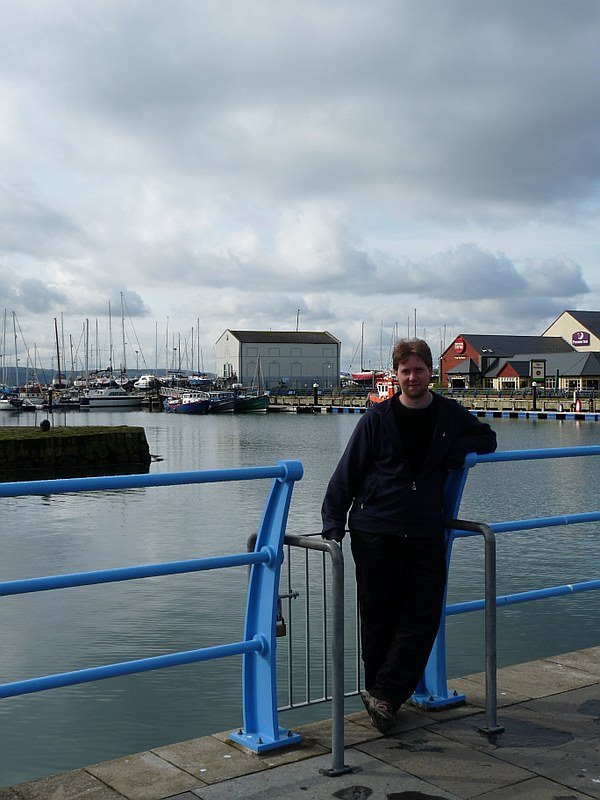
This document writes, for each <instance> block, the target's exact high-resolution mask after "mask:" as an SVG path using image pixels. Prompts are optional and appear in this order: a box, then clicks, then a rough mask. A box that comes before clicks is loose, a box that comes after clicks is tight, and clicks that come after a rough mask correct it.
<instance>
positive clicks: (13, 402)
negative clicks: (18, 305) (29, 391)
mask: <svg viewBox="0 0 600 800" xmlns="http://www.w3.org/2000/svg"><path fill="white" fill-rule="evenodd" d="M12 315H13V329H14V335H15V387H14V389H13V388H9V387H8V386H7V385H6V384H7V382H8V380H7V379H8V374H7V368H6V309H5V310H4V328H3V335H2V340H3V341H2V383H3V386H2V387H1V388H0V410H3V411H20V409H21V406H22V405H23V401H22V400H21V398H20V397H19V390H18V386H19V366H18V364H19V358H18V352H17V331H16V322H15V312H14V311H13V312H12Z"/></svg>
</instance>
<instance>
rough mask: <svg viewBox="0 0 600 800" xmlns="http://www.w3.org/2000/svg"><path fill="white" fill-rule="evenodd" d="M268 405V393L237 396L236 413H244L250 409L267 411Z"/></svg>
mask: <svg viewBox="0 0 600 800" xmlns="http://www.w3.org/2000/svg"><path fill="white" fill-rule="evenodd" d="M268 407H269V396H268V395H266V394H260V395H256V396H253V395H249V396H247V397H236V398H235V409H234V410H235V412H236V414H244V413H246V412H248V411H266V410H267V408H268Z"/></svg>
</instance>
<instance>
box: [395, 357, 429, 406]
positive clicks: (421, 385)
mask: <svg viewBox="0 0 600 800" xmlns="http://www.w3.org/2000/svg"><path fill="white" fill-rule="evenodd" d="M397 375H398V383H399V384H400V389H401V390H402V394H403V395H404V398H405V399H406V400H407V401H408V402H409V403H411V402H412V403H416V404H418V403H419V402H422V401H424V400H425V398H426V397H427V393H428V391H429V383H430V381H431V370H430V369H429V367H428V366H427V364H426V363H425V362H424V361H423V359H422V358H421V356H415V355H412V356H409V357H408V358H407V359H406V361H402V362H401V363H400V364H398V370H397Z"/></svg>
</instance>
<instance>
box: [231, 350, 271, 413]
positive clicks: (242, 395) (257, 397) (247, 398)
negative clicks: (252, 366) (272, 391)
mask: <svg viewBox="0 0 600 800" xmlns="http://www.w3.org/2000/svg"><path fill="white" fill-rule="evenodd" d="M255 383H256V386H255V385H254V384H255ZM261 384H262V377H261V372H260V356H258V358H257V359H256V371H255V373H254V379H253V380H252V386H251V387H250V388H249V389H245V388H244V387H243V386H234V387H233V389H234V394H235V406H234V411H235V412H236V413H237V414H241V413H244V412H246V411H266V410H267V408H268V407H269V394H268V392H265V391H263V389H262V385H261Z"/></svg>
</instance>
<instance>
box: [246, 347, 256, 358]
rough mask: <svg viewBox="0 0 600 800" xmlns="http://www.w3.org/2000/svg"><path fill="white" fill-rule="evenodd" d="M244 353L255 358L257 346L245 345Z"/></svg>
mask: <svg viewBox="0 0 600 800" xmlns="http://www.w3.org/2000/svg"><path fill="white" fill-rule="evenodd" d="M246 355H247V357H248V358H251V357H252V356H254V357H255V358H256V356H257V355H258V347H247V348H246Z"/></svg>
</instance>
